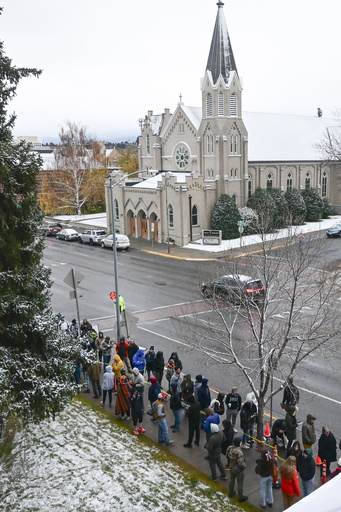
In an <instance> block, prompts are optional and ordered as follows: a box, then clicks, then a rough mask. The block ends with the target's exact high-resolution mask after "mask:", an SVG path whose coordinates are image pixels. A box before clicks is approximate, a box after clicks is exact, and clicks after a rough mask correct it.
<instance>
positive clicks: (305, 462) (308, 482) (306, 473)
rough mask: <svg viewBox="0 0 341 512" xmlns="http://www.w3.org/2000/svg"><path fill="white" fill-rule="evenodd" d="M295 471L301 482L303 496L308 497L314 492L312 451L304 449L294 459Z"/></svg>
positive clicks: (314, 467)
mask: <svg viewBox="0 0 341 512" xmlns="http://www.w3.org/2000/svg"><path fill="white" fill-rule="evenodd" d="M296 460H297V471H298V474H299V475H300V477H301V480H302V489H303V496H308V494H310V493H312V492H313V490H314V476H315V469H316V466H315V461H314V459H313V451H312V449H311V448H306V449H305V450H304V451H303V453H302V454H301V455H300V456H299V457H298V458H297V459H296Z"/></svg>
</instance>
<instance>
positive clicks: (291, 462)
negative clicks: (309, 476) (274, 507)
mask: <svg viewBox="0 0 341 512" xmlns="http://www.w3.org/2000/svg"><path fill="white" fill-rule="evenodd" d="M279 472H280V474H281V480H282V486H281V489H282V494H283V503H284V510H285V509H287V508H289V507H291V505H293V504H294V503H295V498H296V496H297V497H299V496H300V495H301V493H300V484H299V480H298V472H297V469H296V457H294V456H293V455H290V457H288V458H287V459H286V460H285V461H284V462H283V464H282V466H281V468H280V470H279Z"/></svg>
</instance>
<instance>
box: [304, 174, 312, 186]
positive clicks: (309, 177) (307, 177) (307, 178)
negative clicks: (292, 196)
mask: <svg viewBox="0 0 341 512" xmlns="http://www.w3.org/2000/svg"><path fill="white" fill-rule="evenodd" d="M310 185H311V176H310V172H307V174H306V175H305V189H306V190H309V189H310Z"/></svg>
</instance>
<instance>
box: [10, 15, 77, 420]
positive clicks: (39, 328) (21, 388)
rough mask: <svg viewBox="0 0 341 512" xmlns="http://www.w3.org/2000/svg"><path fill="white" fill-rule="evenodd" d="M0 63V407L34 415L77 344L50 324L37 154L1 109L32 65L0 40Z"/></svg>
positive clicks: (65, 396)
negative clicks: (20, 63)
mask: <svg viewBox="0 0 341 512" xmlns="http://www.w3.org/2000/svg"><path fill="white" fill-rule="evenodd" d="M0 13H1V10H0ZM0 69H1V74H0V230H1V236H0V331H1V338H0V415H2V417H6V416H7V415H8V414H10V413H12V414H14V415H16V416H17V417H19V418H21V419H22V420H24V421H29V420H33V421H38V420H40V419H42V418H45V417H47V416H49V415H51V414H52V415H53V414H54V413H56V412H57V411H59V410H60V409H61V408H62V407H63V405H64V404H65V403H66V402H67V401H68V400H69V397H70V396H71V394H72V393H73V391H74V389H73V386H72V385H71V384H68V382H69V376H70V375H71V374H72V373H73V371H74V361H75V360H76V356H77V353H78V352H79V350H78V348H77V347H78V345H77V342H76V343H75V344H74V345H73V347H72V348H70V339H69V336H68V335H61V333H59V332H58V331H57V329H56V322H55V319H54V318H53V315H52V311H51V304H50V279H49V271H48V270H47V269H46V268H44V265H43V263H42V254H43V247H44V243H43V237H42V236H41V235H39V234H38V226H39V225H40V223H41V220H42V213H41V211H40V208H39V205H38V196H37V175H38V172H39V169H40V165H41V162H40V158H39V157H37V156H36V155H35V154H34V153H33V152H31V151H30V147H29V146H28V145H27V144H26V143H24V142H22V143H20V144H19V145H15V144H14V143H13V135H12V129H13V125H14V122H15V116H14V115H7V104H8V102H9V101H10V100H11V99H12V98H13V97H14V96H15V94H16V89H17V85H18V83H19V81H20V79H21V78H23V77H29V76H35V77H38V76H39V75H40V71H39V70H37V69H28V68H16V67H15V66H13V65H12V61H11V60H10V59H9V58H8V57H6V56H5V54H4V50H3V43H2V42H0Z"/></svg>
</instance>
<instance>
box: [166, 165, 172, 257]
mask: <svg viewBox="0 0 341 512" xmlns="http://www.w3.org/2000/svg"><path fill="white" fill-rule="evenodd" d="M170 177H171V174H170V172H166V173H165V187H166V222H167V252H168V254H170V245H169V210H168V185H167V181H168V180H169V178H170Z"/></svg>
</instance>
